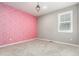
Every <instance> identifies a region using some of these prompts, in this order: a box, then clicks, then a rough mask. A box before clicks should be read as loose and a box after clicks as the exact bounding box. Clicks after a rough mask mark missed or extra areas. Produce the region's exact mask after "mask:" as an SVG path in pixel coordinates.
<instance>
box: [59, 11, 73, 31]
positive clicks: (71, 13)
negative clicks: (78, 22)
mask: <svg viewBox="0 0 79 59" xmlns="http://www.w3.org/2000/svg"><path fill="white" fill-rule="evenodd" d="M69 13H70V16H71V18H70V20H71V21H65V22H71V29H70V30H63V31H61V30H60V24H61V23H62V22H60V17H61V15H65V14H69ZM65 22H63V23H65ZM58 32H65V33H72V32H73V11H72V10H70V11H66V12H63V13H60V14H58Z"/></svg>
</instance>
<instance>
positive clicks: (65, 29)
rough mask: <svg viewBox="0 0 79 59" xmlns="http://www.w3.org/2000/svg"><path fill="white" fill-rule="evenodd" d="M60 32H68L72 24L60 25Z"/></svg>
mask: <svg viewBox="0 0 79 59" xmlns="http://www.w3.org/2000/svg"><path fill="white" fill-rule="evenodd" d="M60 30H61V31H68V30H71V23H70V22H69V23H60Z"/></svg>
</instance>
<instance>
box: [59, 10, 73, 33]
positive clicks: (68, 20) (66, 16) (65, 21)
mask: <svg viewBox="0 0 79 59" xmlns="http://www.w3.org/2000/svg"><path fill="white" fill-rule="evenodd" d="M72 17H73V16H72V11H67V12H64V13H60V14H58V32H72V31H73V28H72V27H73V24H72V21H73V20H72Z"/></svg>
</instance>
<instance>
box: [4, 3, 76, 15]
mask: <svg viewBox="0 0 79 59" xmlns="http://www.w3.org/2000/svg"><path fill="white" fill-rule="evenodd" d="M4 3H5V4H8V5H10V6H13V7H15V8H17V9H20V10H22V11H25V12H28V13H30V14H32V15H34V16H40V15H44V14H46V13H49V12H53V11H55V10H58V9H61V8H64V7H68V6H71V5H74V4H76V2H40V7H41V9H40V12H39V13H37V11H36V10H35V6H36V5H37V3H36V2H4Z"/></svg>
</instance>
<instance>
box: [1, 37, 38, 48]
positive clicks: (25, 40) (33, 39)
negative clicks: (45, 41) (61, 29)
mask: <svg viewBox="0 0 79 59" xmlns="http://www.w3.org/2000/svg"><path fill="white" fill-rule="evenodd" d="M35 39H37V38H32V39H29V40H23V41H18V42H15V43H10V44H5V45H1V46H0V48H2V47H6V46H10V45H15V44H20V43H24V42H29V41H32V40H35Z"/></svg>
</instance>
